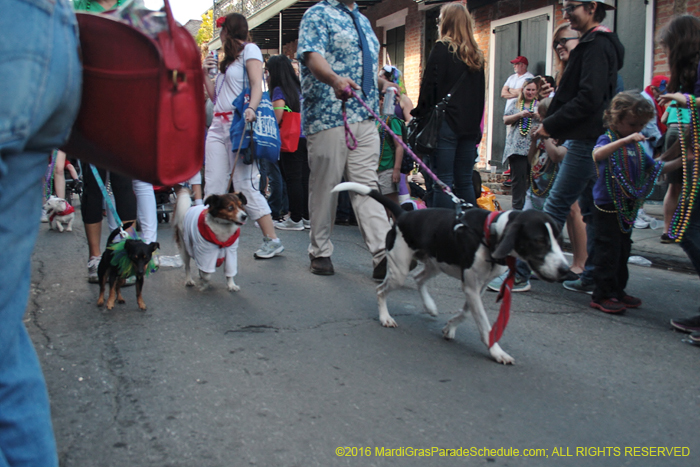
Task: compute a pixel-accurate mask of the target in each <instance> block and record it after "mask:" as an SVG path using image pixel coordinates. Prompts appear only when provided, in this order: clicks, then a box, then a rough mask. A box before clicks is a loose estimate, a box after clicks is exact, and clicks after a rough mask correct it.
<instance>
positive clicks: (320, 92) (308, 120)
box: [297, 0, 379, 135]
mask: <svg viewBox="0 0 700 467" xmlns="http://www.w3.org/2000/svg"><path fill="white" fill-rule="evenodd" d="M353 7H354V8H357V4H354V5H353ZM360 25H361V27H362V30H363V31H364V33H365V36H366V37H367V43H368V45H369V49H370V53H371V54H372V62H373V63H372V78H373V86H372V91H371V92H370V95H369V96H363V95H362V91H361V90H357V91H355V92H356V93H357V94H358V96H359V97H361V98H362V100H364V101H365V102H366V103H367V105H369V106H370V108H371V109H372V110H374V111H375V112H377V111H378V108H379V98H378V97H379V96H378V90H377V72H378V69H377V67H378V58H379V41H378V40H377V36H375V35H374V31H373V30H372V25H371V24H370V22H369V20H368V19H367V18H366V17H365V16H363V15H361V14H360ZM361 50H362V49H361V47H360V39H359V36H358V34H357V29H356V28H355V23H354V21H353V19H352V16H351V14H350V10H349V9H348V8H347V7H346V6H345V5H344V4H342V3H340V2H338V1H337V0H323V1H321V2H318V3H317V4H316V5H314V6H312V7H311V8H309V9H308V10H307V11H306V13H304V17H303V18H302V20H301V25H300V26H299V44H298V46H297V58H298V59H299V63H300V64H301V92H302V94H303V96H304V101H303V103H302V109H301V116H302V117H301V118H302V125H303V128H304V134H306V135H312V134H314V133H318V132H319V131H323V130H328V129H330V128H336V127H339V126H342V125H343V113H342V108H341V102H342V101H341V100H339V99H337V98H336V97H335V92H334V91H333V88H332V87H331V86H328V85H327V84H324V83H322V82H320V81H319V80H317V79H316V78H315V77H314V76H313V75H312V74H311V71H310V70H309V69H308V68H307V67H306V65H305V63H304V53H306V52H318V53H319V54H321V55H322V56H323V57H324V58H325V59H326V61H327V62H328V64H329V65H330V66H331V68H332V69H333V71H334V72H335V73H336V74H338V76H342V77H348V78H350V79H352V80H353V81H354V82H355V83H357V84H359V85H361V84H362V52H361ZM346 109H347V115H348V122H350V123H356V122H361V121H363V120H367V119H368V118H371V117H372V116H371V114H370V113H369V112H368V111H367V109H365V108H364V107H363V106H362V104H360V103H359V102H358V101H357V99H354V98H351V99H349V100H348V101H347V104H346Z"/></svg>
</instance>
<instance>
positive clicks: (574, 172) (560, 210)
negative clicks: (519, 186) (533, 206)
mask: <svg viewBox="0 0 700 467" xmlns="http://www.w3.org/2000/svg"><path fill="white" fill-rule="evenodd" d="M594 147H595V141H594V140H572V141H571V147H570V148H569V150H568V151H567V152H566V156H564V160H563V161H562V163H561V165H560V167H559V173H558V174H557V178H556V179H555V180H554V185H553V186H552V189H551V191H550V192H549V197H548V198H547V201H546V202H545V203H544V212H546V213H547V214H549V215H550V216H552V217H553V218H554V220H555V221H557V222H559V225H560V226H561V227H562V228H563V227H564V223H565V222H566V217H567V216H568V215H569V212H570V211H571V205H572V204H574V202H576V200H578V204H579V206H580V207H581V215H582V216H583V221H584V222H585V223H586V238H587V242H586V249H587V250H588V260H587V261H586V269H585V270H584V271H583V274H582V275H581V280H582V281H583V282H584V283H586V284H590V283H592V282H593V276H592V272H593V263H592V262H593V254H594V251H593V235H594V232H593V223H592V214H593V210H594V209H596V207H595V205H594V204H593V185H595V182H596V179H597V175H596V170H595V164H594V163H593V157H592V153H593V148H594Z"/></svg>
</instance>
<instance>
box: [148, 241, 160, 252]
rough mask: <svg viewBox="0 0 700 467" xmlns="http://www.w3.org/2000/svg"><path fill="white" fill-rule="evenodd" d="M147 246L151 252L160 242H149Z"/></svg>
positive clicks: (158, 246)
mask: <svg viewBox="0 0 700 467" xmlns="http://www.w3.org/2000/svg"><path fill="white" fill-rule="evenodd" d="M148 248H149V250H150V251H151V254H153V252H154V251H156V250H157V249H158V248H160V243H158V242H153V243H149V244H148Z"/></svg>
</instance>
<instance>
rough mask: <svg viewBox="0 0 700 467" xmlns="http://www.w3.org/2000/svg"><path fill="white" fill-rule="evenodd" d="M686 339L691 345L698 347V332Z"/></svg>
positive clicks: (699, 334)
mask: <svg viewBox="0 0 700 467" xmlns="http://www.w3.org/2000/svg"><path fill="white" fill-rule="evenodd" d="M688 339H690V342H692V343H693V344H695V345H700V332H694V333H692V334H691V335H689V336H688Z"/></svg>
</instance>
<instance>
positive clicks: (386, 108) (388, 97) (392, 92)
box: [382, 88, 396, 115]
mask: <svg viewBox="0 0 700 467" xmlns="http://www.w3.org/2000/svg"><path fill="white" fill-rule="evenodd" d="M394 96H396V88H388V89H387V90H386V91H384V105H383V106H382V115H394V114H395V113H396V107H395V106H394V101H395V100H396V99H395V97H394Z"/></svg>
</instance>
